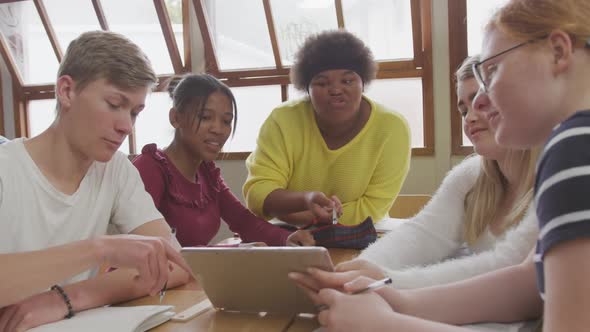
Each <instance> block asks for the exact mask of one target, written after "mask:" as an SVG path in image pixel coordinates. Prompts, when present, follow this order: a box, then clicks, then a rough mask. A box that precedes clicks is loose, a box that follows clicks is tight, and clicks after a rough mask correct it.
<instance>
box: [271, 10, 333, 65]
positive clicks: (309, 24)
mask: <svg viewBox="0 0 590 332" xmlns="http://www.w3.org/2000/svg"><path fill="white" fill-rule="evenodd" d="M271 8H272V14H273V18H274V23H275V31H276V34H277V39H278V43H279V49H280V52H281V61H282V63H283V65H291V64H292V63H293V55H294V53H295V52H296V51H297V49H299V46H300V45H301V44H302V43H303V41H304V40H305V38H307V36H309V35H311V34H314V33H318V32H320V31H323V30H332V29H337V28H338V22H337V19H336V7H335V5H334V0H296V1H285V0H271Z"/></svg>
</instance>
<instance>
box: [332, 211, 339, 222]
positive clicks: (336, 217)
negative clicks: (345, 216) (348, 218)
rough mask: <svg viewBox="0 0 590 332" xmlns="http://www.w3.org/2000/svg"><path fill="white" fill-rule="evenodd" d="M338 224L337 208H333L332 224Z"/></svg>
mask: <svg viewBox="0 0 590 332" xmlns="http://www.w3.org/2000/svg"><path fill="white" fill-rule="evenodd" d="M336 224H338V215H337V214H336V208H333V209H332V225H336Z"/></svg>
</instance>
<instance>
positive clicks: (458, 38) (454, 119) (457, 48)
mask: <svg viewBox="0 0 590 332" xmlns="http://www.w3.org/2000/svg"><path fill="white" fill-rule="evenodd" d="M448 4H449V67H450V71H451V75H450V77H449V80H450V83H451V84H450V85H451V91H450V92H451V96H450V97H451V152H452V154H453V155H466V154H469V153H472V152H473V149H472V148H470V147H466V146H463V129H462V120H461V116H460V115H459V112H456V111H455V109H456V108H457V92H456V90H455V84H456V82H455V78H454V73H455V71H456V69H457V68H458V67H459V65H461V63H462V62H463V59H465V57H467V53H468V52H467V3H466V0H449V3H448Z"/></svg>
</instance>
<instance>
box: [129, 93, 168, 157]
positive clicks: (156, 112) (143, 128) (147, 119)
mask: <svg viewBox="0 0 590 332" xmlns="http://www.w3.org/2000/svg"><path fill="white" fill-rule="evenodd" d="M170 107H172V100H171V99H170V96H169V95H168V93H167V92H154V93H151V94H149V95H148V96H147V98H146V100H145V109H144V110H143V111H142V112H141V113H139V116H138V117H137V120H136V121H135V142H136V151H137V153H138V154H139V153H141V149H142V148H143V147H144V146H145V145H146V144H150V143H156V144H157V145H158V147H159V148H163V147H165V146H168V144H170V142H171V141H172V138H173V137H174V128H173V127H172V125H171V124H170V121H169V119H168V112H169V111H170Z"/></svg>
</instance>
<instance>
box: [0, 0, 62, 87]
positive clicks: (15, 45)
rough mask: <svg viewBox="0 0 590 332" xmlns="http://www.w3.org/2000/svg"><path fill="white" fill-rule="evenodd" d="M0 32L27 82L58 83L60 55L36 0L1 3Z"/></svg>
mask: <svg viewBox="0 0 590 332" xmlns="http://www.w3.org/2000/svg"><path fill="white" fill-rule="evenodd" d="M0 32H1V33H2V35H3V36H4V39H5V40H6V42H7V43H8V48H9V49H10V53H11V54H12V57H13V59H14V61H15V62H16V65H17V67H18V70H19V72H20V74H21V76H22V78H23V80H24V83H26V84H40V83H54V82H55V73H56V72H57V67H58V62H57V56H56V55H55V52H53V48H52V47H51V44H50V43H49V38H48V37H47V33H46V32H45V28H43V24H42V23H41V19H40V18H39V14H38V12H37V9H35V5H34V4H33V1H19V2H15V3H6V4H0Z"/></svg>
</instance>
